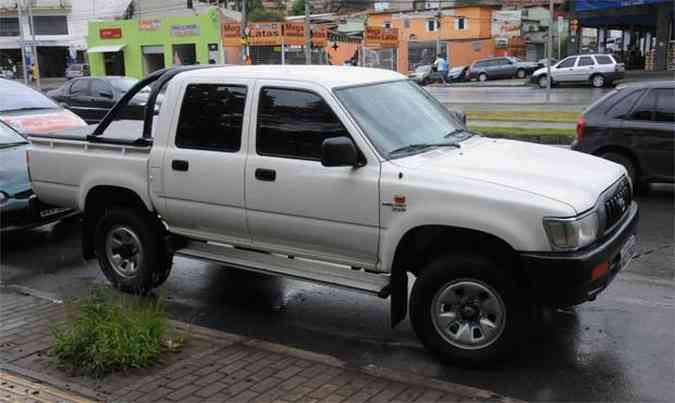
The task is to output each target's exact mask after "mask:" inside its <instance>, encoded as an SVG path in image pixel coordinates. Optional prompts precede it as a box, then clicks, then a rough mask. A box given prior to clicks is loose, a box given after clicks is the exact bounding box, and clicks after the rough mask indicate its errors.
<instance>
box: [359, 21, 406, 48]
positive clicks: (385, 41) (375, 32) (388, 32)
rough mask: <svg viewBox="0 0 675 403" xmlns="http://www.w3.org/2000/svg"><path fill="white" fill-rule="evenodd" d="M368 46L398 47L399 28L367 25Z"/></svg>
mask: <svg viewBox="0 0 675 403" xmlns="http://www.w3.org/2000/svg"><path fill="white" fill-rule="evenodd" d="M365 46H366V47H368V48H397V47H398V28H383V27H370V26H367V27H366V44H365Z"/></svg>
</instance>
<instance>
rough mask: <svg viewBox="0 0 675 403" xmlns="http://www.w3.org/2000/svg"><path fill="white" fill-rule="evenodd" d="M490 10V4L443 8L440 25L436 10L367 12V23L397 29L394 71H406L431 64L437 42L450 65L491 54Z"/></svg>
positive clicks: (492, 53) (404, 72)
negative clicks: (395, 67) (397, 39)
mask: <svg viewBox="0 0 675 403" xmlns="http://www.w3.org/2000/svg"><path fill="white" fill-rule="evenodd" d="M492 12H493V7H491V6H471V7H453V8H444V9H442V10H441V18H440V24H439V22H438V18H437V17H436V14H437V10H436V9H430V10H423V11H415V10H410V11H400V12H395V13H392V12H381V13H372V14H370V15H369V16H368V22H367V24H368V26H369V27H371V26H378V27H384V28H396V29H398V34H399V45H398V48H397V70H398V71H399V72H400V73H403V74H406V73H408V72H409V71H411V70H414V69H415V67H417V66H420V65H425V64H431V63H433V61H434V60H435V59H436V45H437V41H440V47H441V53H443V54H444V55H445V56H446V57H447V59H448V63H449V64H450V65H451V66H460V65H466V64H470V63H472V62H473V61H475V60H478V59H482V58H485V57H490V56H494V55H495V51H496V50H495V43H494V41H493V39H492V33H491V27H492Z"/></svg>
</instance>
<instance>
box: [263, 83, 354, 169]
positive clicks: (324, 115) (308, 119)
mask: <svg viewBox="0 0 675 403" xmlns="http://www.w3.org/2000/svg"><path fill="white" fill-rule="evenodd" d="M257 133H258V134H257V141H256V142H257V145H256V148H257V152H258V153H259V154H261V155H270V156H276V157H282V158H296V159H305V160H317V161H318V160H320V159H321V145H322V144H323V141H324V140H326V139H329V138H333V137H340V136H349V134H348V132H347V130H346V129H345V128H344V126H342V123H341V122H340V120H339V119H338V117H337V116H335V114H334V113H333V110H332V109H331V108H330V106H328V104H326V102H325V101H324V100H323V98H321V97H320V96H319V95H317V94H315V93H313V92H309V91H304V90H289V89H281V88H263V89H262V91H261V92H260V104H259V107H258V132H257Z"/></svg>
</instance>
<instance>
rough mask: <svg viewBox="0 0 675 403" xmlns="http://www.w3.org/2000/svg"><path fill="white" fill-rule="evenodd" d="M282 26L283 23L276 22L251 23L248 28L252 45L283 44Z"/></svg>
mask: <svg viewBox="0 0 675 403" xmlns="http://www.w3.org/2000/svg"><path fill="white" fill-rule="evenodd" d="M282 27H283V24H280V23H276V22H272V23H257V24H250V25H249V26H248V30H249V42H250V44H251V46H279V45H281V35H282V34H283V33H282Z"/></svg>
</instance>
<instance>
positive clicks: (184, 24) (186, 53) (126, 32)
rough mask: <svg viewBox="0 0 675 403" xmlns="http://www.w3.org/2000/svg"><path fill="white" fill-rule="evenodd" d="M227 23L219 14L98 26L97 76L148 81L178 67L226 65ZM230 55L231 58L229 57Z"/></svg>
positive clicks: (93, 30)
mask: <svg viewBox="0 0 675 403" xmlns="http://www.w3.org/2000/svg"><path fill="white" fill-rule="evenodd" d="M221 25H222V18H221V14H220V12H219V11H218V9H217V8H215V7H211V8H209V9H208V12H207V13H205V14H202V15H195V16H187V17H183V16H175V17H164V18H156V19H133V20H116V21H97V22H92V23H90V24H89V35H88V38H87V44H88V51H87V52H88V54H89V64H90V69H91V74H92V75H94V76H104V75H124V76H130V77H136V78H142V77H144V76H146V75H147V74H149V73H152V72H153V71H155V70H159V69H162V68H165V67H170V66H174V65H191V64H222V63H227V62H230V63H232V62H236V61H229V60H226V59H227V56H230V55H229V54H227V53H224V52H223V47H222V42H221V39H222V38H221ZM226 55H227V56H226Z"/></svg>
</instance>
